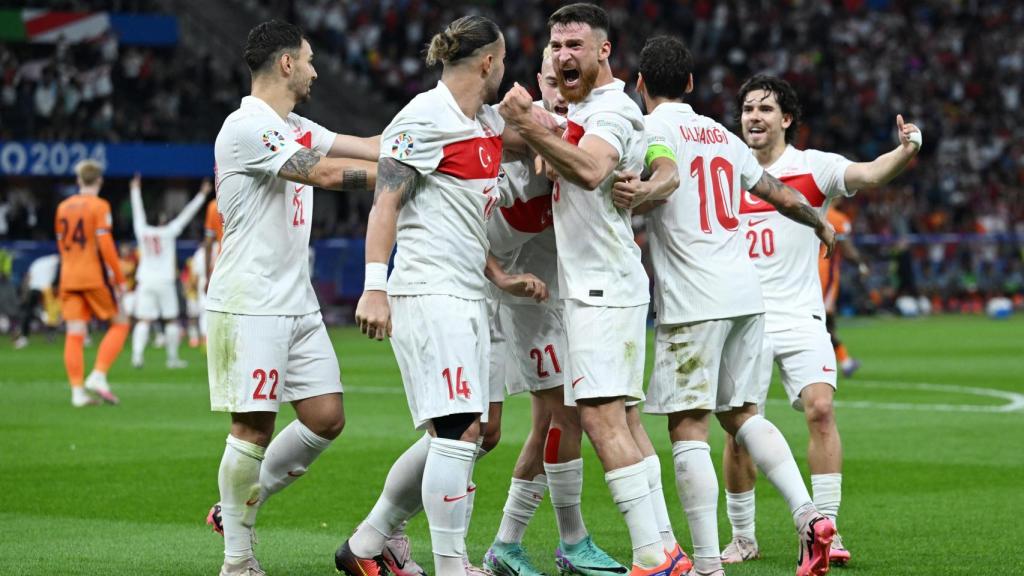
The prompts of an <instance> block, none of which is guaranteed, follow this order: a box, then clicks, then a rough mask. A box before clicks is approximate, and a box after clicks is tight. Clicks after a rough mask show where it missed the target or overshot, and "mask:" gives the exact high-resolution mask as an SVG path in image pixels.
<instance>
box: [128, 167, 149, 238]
mask: <svg viewBox="0 0 1024 576" xmlns="http://www.w3.org/2000/svg"><path fill="white" fill-rule="evenodd" d="M128 196H129V197H130V198H131V202H132V229H133V230H134V231H135V236H136V238H138V237H139V236H142V230H143V229H145V227H146V207H145V206H144V205H143V204H142V176H140V175H139V173H138V172H136V173H135V176H132V181H131V184H130V185H129V193H128Z"/></svg>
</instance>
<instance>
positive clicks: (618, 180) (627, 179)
mask: <svg viewBox="0 0 1024 576" xmlns="http://www.w3.org/2000/svg"><path fill="white" fill-rule="evenodd" d="M645 196H646V195H645V194H643V182H641V180H640V175H639V174H637V173H635V172H630V171H628V170H622V171H618V170H617V171H616V172H615V183H614V184H613V185H612V204H614V205H615V207H616V208H619V209H621V210H629V209H630V208H633V207H634V206H636V205H637V204H640V203H642V202H643V201H644V199H645Z"/></svg>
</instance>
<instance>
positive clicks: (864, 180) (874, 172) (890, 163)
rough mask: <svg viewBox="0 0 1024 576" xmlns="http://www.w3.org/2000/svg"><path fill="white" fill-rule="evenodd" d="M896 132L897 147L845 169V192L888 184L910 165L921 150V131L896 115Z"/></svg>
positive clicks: (901, 116)
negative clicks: (898, 141) (868, 160)
mask: <svg viewBox="0 0 1024 576" xmlns="http://www.w3.org/2000/svg"><path fill="white" fill-rule="evenodd" d="M896 132H897V134H898V135H899V138H900V144H899V146H897V147H896V148H894V149H893V150H890V151H889V152H886V153H885V154H882V155H881V156H879V157H878V158H875V159H874V160H872V161H870V162H854V163H853V164H850V165H849V166H848V167H847V168H846V172H845V173H844V175H843V179H844V180H845V182H846V188H847V190H867V189H869V188H877V187H879V186H882V185H884V184H888V183H889V182H890V181H892V179H893V178H895V177H896V176H898V175H899V174H900V172H903V169H904V168H906V167H907V164H910V161H911V160H913V159H914V156H916V155H917V151H918V150H920V149H921V142H922V140H921V129H920V128H918V127H917V126H915V125H914V124H907V123H904V122H903V115H902V114H897V115H896Z"/></svg>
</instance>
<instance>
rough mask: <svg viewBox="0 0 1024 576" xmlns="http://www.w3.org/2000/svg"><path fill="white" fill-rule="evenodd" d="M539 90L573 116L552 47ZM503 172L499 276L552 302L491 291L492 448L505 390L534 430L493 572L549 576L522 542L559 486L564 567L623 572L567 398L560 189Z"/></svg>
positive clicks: (519, 161) (515, 168)
mask: <svg viewBox="0 0 1024 576" xmlns="http://www.w3.org/2000/svg"><path fill="white" fill-rule="evenodd" d="M537 83H538V85H539V86H540V93H541V101H540V102H535V105H539V106H542V107H543V108H544V109H545V110H547V111H549V112H551V113H553V114H556V115H558V116H560V117H564V116H566V114H568V111H569V104H568V102H566V100H565V99H564V98H563V97H562V95H561V94H560V93H559V92H558V80H557V79H556V78H555V72H554V68H553V67H552V64H551V48H550V47H548V48H545V50H544V58H543V61H542V64H541V69H540V72H539V73H538V74H537ZM502 170H503V172H504V174H505V177H504V178H502V179H501V180H499V188H502V195H503V197H504V196H506V195H508V196H510V197H511V198H513V199H514V203H513V204H512V205H511V206H507V207H502V208H501V209H499V210H496V211H495V214H494V215H493V216H492V217H491V220H490V223H489V224H488V238H489V240H490V244H491V253H492V254H494V255H495V258H496V259H497V261H498V262H499V263H500V264H501V265H502V266H501V268H502V269H501V270H500V271H498V273H500V272H506V273H524V272H527V271H529V272H531V273H533V274H536V275H537V277H538V278H539V279H540V280H541V281H543V282H544V283H545V285H546V286H547V287H548V292H549V294H548V299H547V301H545V302H537V301H536V300H535V299H530V298H517V297H515V296H511V295H509V294H507V293H505V292H501V291H498V290H493V291H492V292H496V294H495V295H494V299H493V302H492V303H491V305H492V308H493V309H492V321H491V363H490V365H491V374H490V378H491V394H490V400H491V411H490V414H489V420H488V422H487V426H486V429H485V432H484V443H483V448H488V449H489V448H493V445H495V444H497V441H498V437H499V436H500V423H501V419H500V415H501V402H502V400H503V399H504V396H505V392H506V388H507V392H508V394H509V395H515V394H519V393H522V392H529V393H530V402H531V404H532V416H533V426H532V427H531V429H530V434H529V436H528V437H527V439H526V442H525V443H524V444H523V448H522V450H521V452H520V454H519V459H518V460H517V461H516V465H515V468H514V470H513V473H512V482H511V486H510V487H509V491H508V499H507V500H506V502H505V507H504V514H503V515H502V519H501V525H500V526H499V528H498V533H497V535H496V537H495V539H494V543H493V544H491V546H490V548H489V549H488V550H487V553H486V554H485V555H484V567H485V568H486V569H487V570H488V571H489V572H490V573H491V574H495V575H497V576H539V575H541V574H543V572H541V571H540V570H538V569H537V568H536V567H535V566H534V565H533V563H532V562H531V560H530V558H529V556H528V555H527V554H526V550H525V549H523V546H522V540H523V536H524V535H525V533H526V528H527V526H528V525H529V523H530V520H531V519H532V518H533V515H534V514H535V513H536V511H537V508H538V507H539V506H540V503H541V502H542V501H543V499H544V493H545V492H546V491H547V490H548V489H549V488H550V490H551V503H552V505H553V506H554V509H555V518H556V520H557V524H558V532H559V544H558V547H557V548H556V551H555V562H556V563H557V564H558V566H559V568H560V569H561V570H564V571H565V573H575V574H584V575H586V576H599V575H605V574H609V573H610V574H615V573H620V574H624V573H625V572H626V568H625V567H623V566H622V565H621V564H619V563H618V562H617V561H616V560H615V559H614V558H612V557H611V556H609V555H608V554H607V553H605V552H604V551H603V550H601V549H600V548H599V547H598V546H597V545H596V544H594V542H593V540H592V539H591V537H590V533H589V532H588V531H587V527H586V524H585V523H584V522H583V514H582V509H581V495H582V492H583V459H582V458H581V456H580V443H581V440H582V432H583V431H582V428H581V427H580V421H579V412H577V410H576V407H575V406H566V404H565V401H564V396H563V386H564V384H565V381H564V378H563V372H562V362H563V361H564V358H565V328H564V326H563V322H562V303H561V301H560V300H559V299H558V291H557V287H556V286H557V282H558V278H557V276H558V253H557V251H556V246H555V231H554V228H552V215H551V184H552V183H551V181H550V180H548V178H547V176H546V175H545V174H538V173H537V172H536V170H535V168H534V159H533V155H532V154H528V155H526V156H518V155H515V154H510V153H506V154H505V161H504V162H503V163H502ZM545 445H547V446H548V447H549V448H548V449H545Z"/></svg>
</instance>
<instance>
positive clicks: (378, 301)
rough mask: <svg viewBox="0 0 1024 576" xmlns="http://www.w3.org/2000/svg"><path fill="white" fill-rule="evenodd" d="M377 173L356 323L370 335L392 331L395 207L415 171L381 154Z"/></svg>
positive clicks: (413, 180)
mask: <svg viewBox="0 0 1024 576" xmlns="http://www.w3.org/2000/svg"><path fill="white" fill-rule="evenodd" d="M379 172H380V177H379V178H378V179H377V184H376V188H375V189H374V192H373V207H372V208H370V217H369V219H368V221H367V223H366V283H365V285H364V287H363V295H362V297H360V298H359V304H358V305H356V323H357V324H358V325H359V329H360V330H361V331H362V332H363V334H366V335H367V336H369V337H370V338H373V339H376V340H383V339H384V337H385V336H390V335H391V309H390V307H389V306H388V293H387V271H388V260H390V259H391V251H392V250H394V248H395V235H396V233H397V228H398V211H399V210H401V208H402V205H403V204H404V203H405V201H406V200H407V199H408V197H409V195H410V194H412V192H413V191H414V190H415V188H416V179H417V173H416V170H415V169H414V168H412V167H409V166H406V165H405V164H402V163H401V162H399V161H398V160H395V159H393V158H387V157H385V158H381V160H380V165H379Z"/></svg>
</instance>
